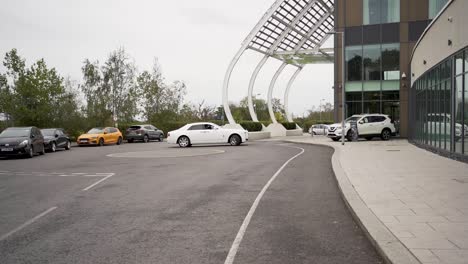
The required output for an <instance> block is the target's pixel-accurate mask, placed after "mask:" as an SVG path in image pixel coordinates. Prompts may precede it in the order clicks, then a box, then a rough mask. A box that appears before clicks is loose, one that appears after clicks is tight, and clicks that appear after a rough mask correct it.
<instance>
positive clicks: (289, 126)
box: [281, 122, 296, 130]
mask: <svg viewBox="0 0 468 264" xmlns="http://www.w3.org/2000/svg"><path fill="white" fill-rule="evenodd" d="M281 124H282V125H283V126H284V128H286V129H287V130H294V129H296V123H292V122H284V123H281Z"/></svg>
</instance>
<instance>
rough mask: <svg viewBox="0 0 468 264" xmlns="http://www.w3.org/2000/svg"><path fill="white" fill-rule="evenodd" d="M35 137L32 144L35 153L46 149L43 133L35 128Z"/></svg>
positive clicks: (33, 130)
mask: <svg viewBox="0 0 468 264" xmlns="http://www.w3.org/2000/svg"><path fill="white" fill-rule="evenodd" d="M31 131H32V133H33V135H34V137H33V138H32V141H33V142H32V144H33V145H34V151H35V152H39V151H41V150H42V149H43V147H44V137H43V136H42V133H41V131H40V130H39V129H37V128H35V127H33V128H32V129H31Z"/></svg>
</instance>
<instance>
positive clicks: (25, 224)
mask: <svg viewBox="0 0 468 264" xmlns="http://www.w3.org/2000/svg"><path fill="white" fill-rule="evenodd" d="M55 209H57V207H52V208H49V209H47V210H46V211H44V212H42V213H40V214H38V215H37V216H35V217H34V218H32V219H31V220H28V221H27V222H25V223H24V224H22V225H20V226H18V227H17V228H15V229H13V230H11V231H10V232H8V233H6V234H4V235H3V236H1V237H0V241H3V240H5V239H7V238H8V237H9V236H11V235H13V234H14V233H16V232H18V231H20V230H22V229H23V228H25V227H27V226H29V225H30V224H32V223H34V222H36V221H37V220H39V218H41V217H43V216H45V215H46V214H48V213H50V212H52V211H54V210H55Z"/></svg>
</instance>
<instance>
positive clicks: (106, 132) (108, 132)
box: [103, 127, 114, 143]
mask: <svg viewBox="0 0 468 264" xmlns="http://www.w3.org/2000/svg"><path fill="white" fill-rule="evenodd" d="M103 138H104V142H106V143H113V142H114V139H113V138H112V131H111V130H110V127H106V128H105V129H104V135H103Z"/></svg>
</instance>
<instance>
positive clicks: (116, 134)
mask: <svg viewBox="0 0 468 264" xmlns="http://www.w3.org/2000/svg"><path fill="white" fill-rule="evenodd" d="M111 132H112V133H111V134H112V140H113V142H114V143H116V142H117V141H119V137H120V134H119V130H118V129H117V128H115V127H112V128H111Z"/></svg>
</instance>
